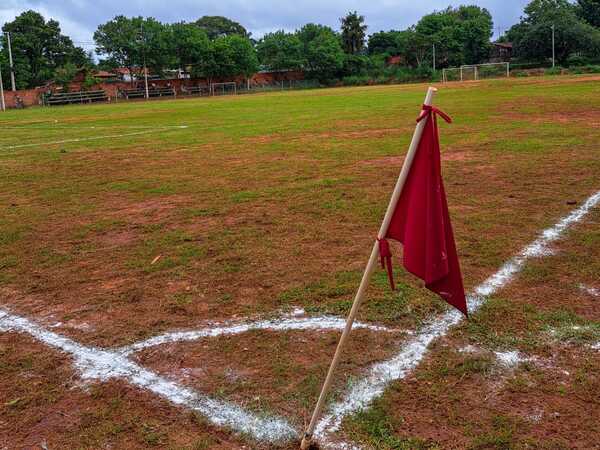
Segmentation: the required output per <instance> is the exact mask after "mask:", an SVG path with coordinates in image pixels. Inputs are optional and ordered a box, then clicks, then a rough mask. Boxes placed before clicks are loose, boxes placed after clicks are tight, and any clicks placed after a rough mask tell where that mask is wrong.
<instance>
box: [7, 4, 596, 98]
mask: <svg viewBox="0 0 600 450" xmlns="http://www.w3.org/2000/svg"><path fill="white" fill-rule="evenodd" d="M552 27H553V28H554V33H555V54H556V59H557V61H558V63H559V64H572V63H579V64H584V63H586V62H589V61H593V60H597V59H598V58H599V57H600V0H577V1H576V2H575V3H570V2H569V1H568V0H532V1H531V2H530V3H529V4H528V5H527V6H526V7H525V9H524V12H523V16H522V17H521V19H520V21H519V23H517V24H515V25H513V26H512V27H511V28H510V29H509V30H508V31H507V32H506V33H505V34H504V35H503V36H501V37H500V41H504V42H512V43H513V49H514V56H515V57H516V58H518V59H520V60H522V61H530V62H535V63H544V62H545V61H547V60H548V58H549V57H550V55H551V50H552V49H551V46H552V40H551V33H552ZM492 30H493V21H492V17H491V15H490V13H489V11H488V10H487V9H485V8H481V7H479V6H475V5H462V6H458V7H448V8H446V9H444V10H441V11H435V12H433V13H431V14H427V15H425V16H423V17H422V18H421V19H420V20H419V21H418V22H417V23H416V24H415V25H413V26H410V27H408V28H406V29H404V30H389V31H379V32H375V33H372V34H370V35H368V33H367V31H368V28H367V24H366V21H365V18H364V16H362V15H360V14H358V13H357V12H356V11H354V12H350V13H348V14H347V15H346V16H344V17H342V18H341V19H340V28H339V30H334V29H332V28H331V27H328V26H325V25H320V24H314V23H309V24H306V25H304V26H302V27H301V28H299V29H298V30H296V31H294V32H287V31H284V30H280V31H276V32H273V33H269V34H266V35H265V36H263V37H262V38H260V39H258V40H255V39H253V38H252V36H251V34H250V33H249V32H248V31H247V30H246V29H245V28H244V27H243V26H242V25H241V24H239V23H237V22H235V21H233V20H231V19H228V18H226V17H220V16H204V17H201V18H200V19H198V20H196V21H193V22H178V23H162V22H160V21H158V20H156V19H154V18H151V17H146V18H145V17H125V16H121V15H120V16H116V17H114V18H113V19H111V20H109V21H108V22H106V23H103V24H101V25H99V26H98V28H97V30H96V31H95V33H94V43H95V46H96V48H95V52H96V54H97V56H98V58H99V60H98V62H96V61H95V59H94V57H93V55H92V54H91V53H86V52H85V51H84V50H83V49H82V48H81V47H79V46H76V45H75V44H74V43H73V41H72V40H71V39H70V38H69V37H68V36H65V35H63V34H62V32H61V29H60V25H59V23H58V22H57V21H55V20H48V21H46V20H45V19H44V17H43V16H42V15H41V14H39V13H38V12H36V11H31V10H30V11H26V12H24V13H22V14H20V15H19V16H18V17H16V18H15V20H13V21H12V22H7V23H5V24H4V25H3V27H2V31H3V32H4V33H3V35H2V37H1V38H0V45H1V47H2V48H1V51H0V66H1V67H2V69H3V76H4V82H5V84H6V83H8V80H9V78H8V70H7V68H8V63H7V61H8V45H7V35H6V33H7V32H9V33H10V36H11V38H12V42H11V45H12V51H13V60H14V71H15V76H16V82H17V87H18V88H29V87H34V86H39V85H42V84H43V83H44V82H46V81H48V80H51V79H54V80H57V81H58V82H65V83H66V82H68V81H69V79H70V78H72V77H73V76H74V74H75V73H76V71H77V70H78V69H79V68H82V67H88V68H100V69H106V70H112V69H115V68H117V67H125V68H128V69H129V71H130V73H135V72H136V71H138V72H139V69H140V68H141V67H144V66H145V67H148V69H149V70H150V71H151V72H152V73H156V74H159V75H161V74H163V73H164V72H165V70H168V69H182V70H185V71H188V72H190V74H191V76H192V77H206V78H208V79H211V78H231V77H237V76H244V77H249V76H251V75H252V74H254V73H256V71H258V70H259V69H261V68H262V69H266V70H274V71H283V70H304V71H305V72H306V74H307V76H308V77H312V78H316V79H318V80H319V81H321V82H323V83H328V82H332V81H335V80H339V79H344V80H347V81H351V79H352V77H370V78H378V77H379V78H381V77H383V78H385V77H388V78H389V77H396V79H401V78H404V79H413V78H414V79H417V78H428V77H431V76H432V75H433V73H432V68H433V58H434V52H435V66H436V68H443V67H451V66H459V65H462V64H478V63H482V62H485V61H487V60H488V59H489V57H490V54H491V51H492V43H491V37H492V35H493V33H492ZM434 48H435V50H434ZM390 57H394V60H395V64H394V65H390V64H389V58H390Z"/></svg>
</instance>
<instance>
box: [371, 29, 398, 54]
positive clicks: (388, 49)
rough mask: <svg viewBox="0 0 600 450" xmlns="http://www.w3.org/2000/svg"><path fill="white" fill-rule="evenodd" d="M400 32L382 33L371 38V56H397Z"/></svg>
mask: <svg viewBox="0 0 600 450" xmlns="http://www.w3.org/2000/svg"><path fill="white" fill-rule="evenodd" d="M398 33H399V32H398V31H394V30H391V31H380V32H378V33H373V34H372V35H371V36H369V40H368V44H367V48H368V52H369V55H381V54H385V55H396V54H397V53H398Z"/></svg>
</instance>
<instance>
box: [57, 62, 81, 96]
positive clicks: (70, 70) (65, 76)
mask: <svg viewBox="0 0 600 450" xmlns="http://www.w3.org/2000/svg"><path fill="white" fill-rule="evenodd" d="M75 75H77V67H76V66H75V64H73V63H70V62H69V63H66V64H65V65H64V66H62V67H59V68H58V69H56V72H55V73H54V81H56V83H57V84H59V85H61V86H62V87H63V89H65V90H67V89H68V87H69V83H70V82H71V81H73V78H75Z"/></svg>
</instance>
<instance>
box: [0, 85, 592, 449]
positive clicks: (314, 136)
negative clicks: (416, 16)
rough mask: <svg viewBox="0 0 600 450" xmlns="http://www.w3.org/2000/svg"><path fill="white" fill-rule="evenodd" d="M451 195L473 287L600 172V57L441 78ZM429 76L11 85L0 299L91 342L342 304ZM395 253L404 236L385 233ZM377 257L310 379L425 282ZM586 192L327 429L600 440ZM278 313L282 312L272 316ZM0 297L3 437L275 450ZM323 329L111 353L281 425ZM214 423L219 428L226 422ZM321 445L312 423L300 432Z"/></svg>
mask: <svg viewBox="0 0 600 450" xmlns="http://www.w3.org/2000/svg"><path fill="white" fill-rule="evenodd" d="M439 88H440V90H439V92H438V95H437V98H436V104H437V106H439V107H440V108H441V109H443V110H444V111H445V112H447V113H448V114H449V115H450V116H451V117H452V118H453V120H454V123H453V124H451V125H446V124H445V123H443V122H442V123H441V124H440V134H441V144H442V161H443V171H444V179H445V184H446V191H447V194H448V203H449V205H450V213H451V217H452V221H453V227H454V232H455V236H456V240H457V247H458V250H459V255H460V257H461V264H462V272H463V275H464V278H465V286H466V288H467V289H468V290H471V289H472V288H473V287H474V286H476V285H478V284H479V283H481V282H482V281H483V280H484V279H486V278H487V277H488V276H490V275H491V274H493V273H494V272H496V271H497V270H498V268H499V267H501V266H502V264H503V263H504V262H505V261H507V260H509V259H510V258H511V257H512V256H513V255H515V254H517V253H518V252H519V251H520V250H521V249H522V248H523V247H524V246H525V245H527V244H528V243H530V242H531V241H533V240H534V239H535V238H536V237H537V236H538V235H539V233H540V232H541V231H542V230H543V229H545V228H548V227H551V226H553V225H554V224H556V223H557V222H558V221H559V220H560V219H561V217H564V216H565V215H567V214H569V212H571V211H572V210H574V209H575V208H577V207H578V206H579V205H581V204H582V203H583V202H584V201H585V200H586V199H587V198H589V197H590V196H591V195H593V194H594V193H596V192H598V191H599V190H600V144H599V142H600V79H598V78H597V77H586V76H573V77H545V78H530V79H524V80H523V79H520V80H498V81H484V82H477V83H465V84H458V83H457V84H453V83H450V84H447V85H440V86H439ZM425 90H426V85H406V86H376V87H364V88H337V89H326V90H311V91H298V92H286V93H272V94H264V95H254V96H238V97H233V96H232V97H219V98H211V99H190V100H177V101H153V102H148V103H146V102H131V103H123V104H113V105H93V106H72V107H61V108H52V109H48V108H31V109H27V110H23V111H9V112H6V113H4V114H1V115H0V313H1V312H2V311H4V312H10V313H12V314H15V315H19V316H22V317H26V318H28V319H29V320H31V321H33V322H35V324H37V325H39V326H40V327H42V328H44V329H45V330H51V331H52V332H53V333H57V334H59V335H61V336H66V337H69V338H70V339H72V340H73V341H76V342H78V343H81V344H82V345H85V346H87V347H91V348H97V349H118V348H123V347H126V346H130V345H132V344H134V343H136V342H139V341H143V340H144V339H148V338H151V337H153V336H157V335H161V334H163V333H167V332H171V331H174V330H184V331H185V330H196V329H199V328H203V327H207V326H208V327H211V326H216V325H214V324H215V323H219V324H229V323H238V322H239V323H244V321H245V320H246V319H247V318H251V319H253V320H268V319H272V320H274V321H276V320H277V318H278V317H280V316H281V315H282V314H284V315H285V314H290V313H292V311H294V309H297V308H302V309H303V310H304V311H305V313H304V314H301V313H298V312H297V313H296V315H298V314H301V316H302V317H304V318H308V319H310V318H318V317H321V316H323V315H327V316H337V317H343V316H344V315H345V313H346V312H347V311H348V309H349V306H350V304H351V300H352V296H353V294H354V291H355V289H356V287H357V285H358V281H359V279H360V276H361V273H362V269H363V267H364V264H365V263H366V260H367V257H368V254H369V251H370V248H371V245H372V241H373V239H374V237H375V234H376V232H377V230H378V227H379V224H380V221H381V219H382V216H383V213H384V210H385V207H386V206H387V202H388V199H389V195H390V193H391V190H392V188H393V185H394V183H395V180H396V177H397V175H398V172H399V170H400V167H401V164H402V160H403V155H404V153H405V151H406V149H407V147H408V143H409V140H410V137H411V135H412V130H413V129H414V124H415V118H416V116H417V115H418V112H419V108H420V104H421V102H422V100H423V97H424V94H425ZM393 251H394V253H395V258H396V261H398V255H400V254H401V249H400V248H394V249H393ZM396 267H397V270H396V272H397V280H398V283H397V284H398V286H399V289H398V291H396V292H394V293H392V292H390V291H389V288H388V286H387V280H386V276H385V274H384V272H383V271H378V272H377V273H376V276H375V277H374V280H373V284H372V286H371V288H370V290H369V296H368V300H367V301H366V302H365V304H364V307H363V308H362V311H361V314H360V317H359V318H360V320H361V321H362V322H363V323H369V324H376V325H379V326H381V327H386V330H387V331H384V332H378V331H374V330H371V329H368V328H364V329H361V330H357V331H356V332H355V333H353V338H352V342H351V343H350V345H349V348H348V351H347V352H346V355H345V358H344V361H343V364H342V366H341V369H340V371H339V374H338V377H337V378H338V380H337V385H336V388H335V393H334V394H333V395H332V401H335V400H339V399H340V398H342V397H343V395H344V392H346V391H347V389H348V387H349V386H350V387H351V386H352V384H353V383H354V382H355V381H356V380H359V379H360V378H361V377H362V376H363V375H364V373H365V371H367V370H368V368H369V367H370V366H371V365H372V364H374V363H377V362H378V361H382V360H386V359H388V358H390V357H392V356H393V355H394V354H395V353H396V352H397V350H398V348H399V347H401V346H402V344H403V343H404V342H405V341H406V340H407V339H409V337H410V336H411V333H412V332H413V331H414V330H418V329H420V327H422V326H423V324H425V323H430V322H431V320H435V318H436V317H439V316H440V315H441V314H443V313H444V311H445V310H446V307H445V305H444V304H443V303H442V302H441V301H439V300H438V299H437V298H435V297H434V296H433V295H431V294H430V293H429V291H427V290H425V289H423V288H422V287H421V285H420V283H419V282H418V281H416V280H415V279H414V278H413V277H411V276H410V275H408V274H406V273H403V272H402V271H401V270H400V269H399V268H400V264H399V263H397V264H396ZM599 273H600V208H598V207H596V208H592V209H591V210H590V212H589V214H587V215H586V216H585V217H584V218H583V219H582V220H581V222H580V223H577V224H574V225H573V227H572V228H570V229H569V230H566V231H565V233H564V235H563V236H562V238H561V239H560V240H558V241H556V242H555V243H554V244H553V245H552V248H551V251H547V252H544V253H543V254H541V255H537V257H535V258H532V259H530V260H528V261H527V263H526V264H525V265H524V267H523V269H522V271H521V272H520V273H519V274H518V275H517V276H516V277H515V278H514V280H512V281H511V282H509V283H507V284H506V285H505V286H502V288H501V289H499V290H498V291H497V292H495V293H494V294H493V295H492V296H490V298H488V299H487V300H486V302H485V303H484V305H483V306H482V307H481V309H479V310H478V311H477V312H476V313H475V314H473V316H472V317H471V319H470V320H469V321H463V322H461V323H460V324H459V325H458V326H456V327H453V328H452V329H451V330H450V331H449V333H448V334H447V335H445V336H442V337H441V338H440V339H437V340H435V341H434V342H433V343H432V345H431V346H430V348H429V352H428V353H427V355H426V356H425V358H424V359H423V361H422V362H421V363H420V364H419V365H418V366H417V368H416V369H415V370H414V371H412V372H411V373H410V374H409V375H408V376H406V377H405V378H404V379H401V380H398V381H395V382H393V383H391V384H390V385H389V386H388V388H387V389H386V390H385V392H384V394H383V395H382V396H380V397H378V398H377V399H376V400H375V401H374V402H372V403H371V404H370V407H369V408H366V409H363V410H360V411H358V412H353V413H352V414H348V415H347V416H345V417H344V419H343V422H342V426H341V429H340V430H339V431H336V433H335V435H334V436H333V437H331V439H332V441H331V442H330V443H329V444H330V445H331V446H333V448H335V447H336V446H339V445H341V444H336V442H338V440H343V441H347V442H353V443H355V444H359V445H361V446H363V447H364V448H375V449H446V448H473V449H525V448H531V449H571V448H578V449H592V448H600V447H598V442H600V428H599V427H598V423H600V407H599V403H600V396H599V394H598V393H599V392H600V294H599V290H600V276H599V275H598V274H599ZM286 317H296V316H293V315H289V316H286ZM1 320H2V317H1V314H0V331H2V330H4V331H6V332H3V333H0V381H1V382H0V448H40V446H42V447H43V446H44V445H46V446H47V447H48V448H51V449H57V448H61V449H62V448H64V449H75V448H86V449H88V448H89V449H99V448H118V449H121V448H147V447H154V448H169V449H209V448H210V449H212V448H215V449H231V448H271V447H283V448H294V445H295V444H294V442H293V441H292V442H290V441H285V440H282V441H281V442H277V443H272V442H271V443H269V442H266V441H261V440H257V439H256V438H255V437H252V436H251V433H250V434H248V433H239V432H237V431H235V430H232V429H231V427H228V426H225V427H222V426H218V425H216V424H215V423H214V421H211V420H210V417H206V415H204V414H200V413H197V412H193V411H192V410H190V409H189V408H186V407H182V406H177V405H173V404H172V403H171V402H169V401H168V400H166V399H165V398H162V397H161V396H157V395H154V394H153V393H152V392H149V391H147V390H145V389H142V388H140V387H136V386H132V385H131V384H130V383H128V382H126V381H125V380H123V379H121V378H119V377H118V376H112V377H110V376H109V377H106V378H107V379H106V380H102V379H101V378H102V377H98V380H100V381H98V380H88V381H86V380H85V379H82V378H81V373H80V371H79V370H78V365H77V364H75V365H74V364H73V360H72V356H70V355H69V354H68V353H66V354H65V353H64V352H62V351H60V350H58V349H56V348H52V347H48V346H47V345H45V344H44V343H43V342H41V341H40V339H38V338H36V337H35V336H32V335H31V333H29V334H27V333H21V332H14V331H15V330H11V329H10V327H9V326H6V324H5V325H4V328H3V324H2V321H1ZM338 336H339V330H337V329H324V330H309V331H302V330H301V329H289V330H284V331H275V330H272V329H269V328H268V327H267V328H266V329H252V330H250V331H248V332H244V333H239V334H233V333H232V334H226V335H223V336H221V337H219V338H213V339H195V340H188V341H185V342H171V343H167V344H164V345H160V346H152V347H148V348H144V349H142V350H140V351H139V352H136V353H135V354H133V355H132V356H130V358H131V360H132V361H135V362H136V363H137V364H139V365H140V366H142V367H145V368H149V369H151V370H152V371H153V372H154V373H157V374H160V375H162V376H164V377H165V378H166V379H168V380H173V381H175V382H177V383H178V385H181V386H186V387H189V388H191V389H193V390H194V392H201V393H204V394H207V395H209V396H211V398H215V399H219V400H223V401H225V402H228V403H227V404H229V403H231V404H235V405H241V406H242V407H243V408H244V410H245V411H249V412H251V413H252V414H256V415H257V416H259V417H267V416H269V417H271V416H274V417H280V418H283V419H285V421H287V422H288V423H289V424H290V425H291V426H292V427H293V428H294V429H295V430H297V431H301V430H302V428H303V425H304V423H305V422H306V421H307V420H308V419H309V415H310V413H311V409H312V407H313V404H314V402H315V400H316V397H317V395H318V392H319V389H320V384H321V382H322V380H323V378H324V375H325V372H326V370H327V367H328V363H329V361H330V358H331V356H332V354H333V351H334V348H335V345H336V342H337V338H338ZM233 428H235V427H233ZM322 444H327V443H326V442H322Z"/></svg>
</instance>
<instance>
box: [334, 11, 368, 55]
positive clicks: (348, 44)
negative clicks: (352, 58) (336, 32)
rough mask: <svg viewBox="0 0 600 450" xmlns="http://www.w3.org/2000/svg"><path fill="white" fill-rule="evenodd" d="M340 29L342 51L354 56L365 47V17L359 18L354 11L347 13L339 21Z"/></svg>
mask: <svg viewBox="0 0 600 450" xmlns="http://www.w3.org/2000/svg"><path fill="white" fill-rule="evenodd" d="M340 22H341V28H342V36H341V38H342V45H343V46H344V51H345V52H346V53H348V54H350V55H356V54H357V53H359V52H361V51H362V50H363V49H364V47H365V36H366V33H367V25H365V17H364V16H359V15H358V14H357V12H356V11H354V12H349V13H348V14H346V16H345V17H342V18H341V19H340Z"/></svg>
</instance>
